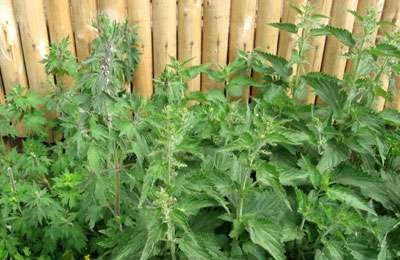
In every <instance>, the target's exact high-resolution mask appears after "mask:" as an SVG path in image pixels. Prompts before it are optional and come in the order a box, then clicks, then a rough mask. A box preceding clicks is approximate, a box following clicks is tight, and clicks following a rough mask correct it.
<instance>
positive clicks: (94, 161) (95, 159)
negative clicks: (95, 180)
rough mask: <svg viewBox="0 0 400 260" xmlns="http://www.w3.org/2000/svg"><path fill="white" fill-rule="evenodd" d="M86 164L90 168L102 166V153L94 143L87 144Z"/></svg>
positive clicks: (94, 168) (97, 168)
mask: <svg viewBox="0 0 400 260" xmlns="http://www.w3.org/2000/svg"><path fill="white" fill-rule="evenodd" d="M87 159H88V166H89V168H90V169H92V170H99V169H101V167H102V153H101V151H100V149H99V147H98V146H97V145H96V144H95V143H91V144H90V145H89V149H88V151H87Z"/></svg>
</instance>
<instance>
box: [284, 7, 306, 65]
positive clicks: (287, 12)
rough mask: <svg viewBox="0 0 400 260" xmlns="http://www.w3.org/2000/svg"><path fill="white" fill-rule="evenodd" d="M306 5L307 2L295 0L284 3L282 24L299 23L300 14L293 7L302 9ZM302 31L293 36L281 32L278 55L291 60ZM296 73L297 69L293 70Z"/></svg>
mask: <svg viewBox="0 0 400 260" xmlns="http://www.w3.org/2000/svg"><path fill="white" fill-rule="evenodd" d="M305 3H306V0H293V1H284V5H283V13H282V19H281V21H282V22H285V23H294V24H296V23H297V22H298V20H299V19H298V13H297V12H295V11H294V10H293V8H291V5H293V6H295V7H298V8H301V7H302V6H303V5H304V4H305ZM301 33H302V32H301V31H299V32H298V34H297V35H296V34H293V33H289V32H285V31H280V32H279V46H278V55H279V56H281V57H283V58H285V59H287V60H289V59H290V56H291V55H292V49H293V48H295V47H296V46H295V44H296V41H297V38H298V37H299V35H301ZM293 71H296V68H294V69H293Z"/></svg>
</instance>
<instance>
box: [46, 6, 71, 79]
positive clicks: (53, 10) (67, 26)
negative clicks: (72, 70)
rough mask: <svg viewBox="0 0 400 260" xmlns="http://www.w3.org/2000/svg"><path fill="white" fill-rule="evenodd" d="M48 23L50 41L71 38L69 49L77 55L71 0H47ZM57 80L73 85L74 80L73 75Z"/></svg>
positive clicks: (55, 41)
mask: <svg viewBox="0 0 400 260" xmlns="http://www.w3.org/2000/svg"><path fill="white" fill-rule="evenodd" d="M44 4H45V11H46V15H47V24H48V26H49V33H50V41H51V42H53V43H58V42H60V41H61V40H62V39H63V38H66V37H68V39H69V46H68V47H69V51H70V52H71V54H72V55H74V56H75V40H74V35H73V32H72V22H71V12H70V5H69V0H57V1H54V0H45V1H44ZM57 82H62V83H63V85H65V86H67V87H71V86H73V84H74V81H73V79H72V78H71V77H67V76H65V77H58V78H57Z"/></svg>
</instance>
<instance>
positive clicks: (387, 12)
mask: <svg viewBox="0 0 400 260" xmlns="http://www.w3.org/2000/svg"><path fill="white" fill-rule="evenodd" d="M381 19H382V21H389V22H392V23H393V24H394V25H395V27H391V26H385V27H382V28H381V29H380V30H379V32H378V33H379V35H384V34H385V33H387V32H390V31H391V30H394V29H398V28H399V27H400V1H398V0H386V1H385V6H384V8H383V12H382V17H381ZM394 77H395V78H394V86H393V89H392V91H393V100H392V101H386V102H385V100H384V98H378V100H377V102H376V104H375V108H376V109H377V110H382V109H383V106H384V107H385V108H392V109H396V110H398V111H400V77H398V76H394ZM382 81H383V82H382V88H383V89H384V90H387V89H388V88H389V76H387V75H385V76H384V77H383V79H382Z"/></svg>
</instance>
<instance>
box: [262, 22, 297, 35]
mask: <svg viewBox="0 0 400 260" xmlns="http://www.w3.org/2000/svg"><path fill="white" fill-rule="evenodd" d="M269 25H271V26H272V27H275V28H278V29H279V30H282V31H286V32H290V33H297V32H298V30H299V29H298V28H297V26H296V25H295V24H293V23H269Z"/></svg>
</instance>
